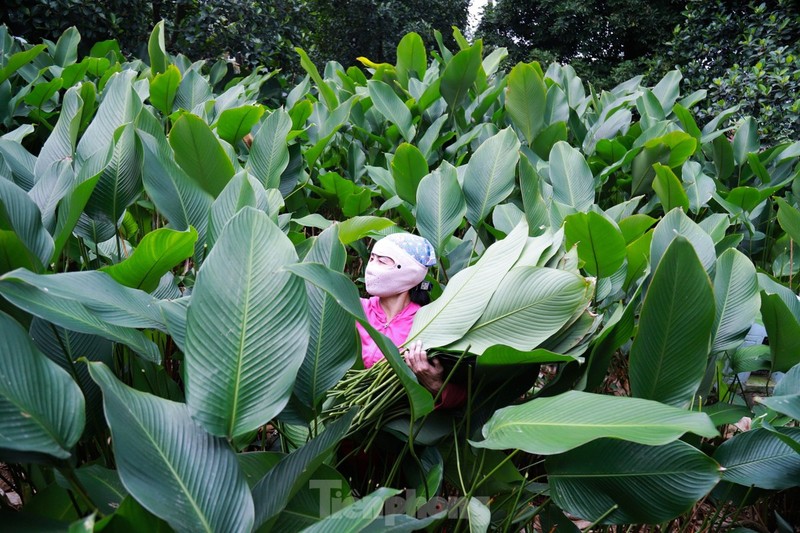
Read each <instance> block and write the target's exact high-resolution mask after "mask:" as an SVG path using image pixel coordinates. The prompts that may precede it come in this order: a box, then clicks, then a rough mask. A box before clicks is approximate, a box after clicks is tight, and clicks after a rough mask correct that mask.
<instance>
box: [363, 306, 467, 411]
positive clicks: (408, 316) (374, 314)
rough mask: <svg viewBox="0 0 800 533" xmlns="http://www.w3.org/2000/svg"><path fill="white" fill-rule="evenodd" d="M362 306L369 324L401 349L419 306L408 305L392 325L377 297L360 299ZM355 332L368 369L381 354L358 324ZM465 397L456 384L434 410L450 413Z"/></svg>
mask: <svg viewBox="0 0 800 533" xmlns="http://www.w3.org/2000/svg"><path fill="white" fill-rule="evenodd" d="M361 306H362V307H363V308H364V313H365V314H366V315H367V320H368V321H369V323H370V324H372V326H373V327H374V328H375V329H377V330H378V331H379V332H380V333H383V334H384V335H386V336H387V337H389V339H391V341H392V342H393V343H394V344H395V346H400V345H401V344H403V343H404V342H405V340H406V339H407V338H408V334H409V332H411V326H412V324H413V323H414V315H416V314H417V311H419V309H420V306H419V305H418V304H415V303H414V302H411V303H409V304H408V305H407V306H406V307H405V308H404V309H403V310H402V311H400V313H398V314H397V316H395V317H394V318H393V319H392V320H391V321H387V320H386V313H384V312H383V308H382V307H381V304H380V298H378V297H377V296H373V297H371V298H369V299H367V298H361ZM356 328H358V334H359V336H360V337H361V359H362V360H363V361H364V366H365V367H366V368H369V367H371V366H372V365H374V364H375V363H377V362H378V361H380V360H381V359H383V352H381V350H380V348H378V346H377V345H376V344H375V341H373V340H372V337H370V336H369V334H368V333H367V331H366V330H365V329H364V328H363V327H362V326H361V324H359V323H356ZM466 397H467V395H466V391H465V390H464V388H463V387H460V386H458V385H456V384H455V383H448V384H447V386H446V387H445V388H444V390H443V391H442V394H441V395H440V396H439V401H438V402H437V403H436V408H437V409H439V408H442V409H450V408H453V407H457V406H459V405H461V404H462V403H464V400H466Z"/></svg>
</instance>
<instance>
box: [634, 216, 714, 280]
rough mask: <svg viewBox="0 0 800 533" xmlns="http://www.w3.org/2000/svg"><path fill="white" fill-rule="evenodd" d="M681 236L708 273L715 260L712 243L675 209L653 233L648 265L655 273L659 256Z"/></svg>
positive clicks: (704, 233)
mask: <svg viewBox="0 0 800 533" xmlns="http://www.w3.org/2000/svg"><path fill="white" fill-rule="evenodd" d="M678 236H682V237H684V238H686V239H687V240H688V241H689V242H690V243H691V244H692V246H693V247H694V251H695V253H696V254H697V257H698V258H699V259H700V262H701V263H702V264H703V268H704V269H705V270H706V271H708V270H710V269H711V267H712V266H713V265H714V262H715V261H716V260H717V254H716V252H715V251H714V241H713V240H712V239H711V236H710V235H709V234H708V233H706V232H705V231H703V229H702V228H701V227H700V226H698V225H697V224H695V223H694V222H693V221H692V220H691V219H690V218H689V217H688V216H686V213H684V212H683V211H682V210H680V209H679V208H675V209H673V210H672V211H670V212H669V213H667V215H666V216H665V217H664V218H662V219H661V222H659V223H658V225H657V226H656V229H655V231H654V232H653V240H652V242H651V243H650V265H651V269H652V270H653V271H655V269H656V267H657V266H658V263H659V261H661V256H662V255H664V253H665V252H666V250H667V248H668V247H669V245H670V244H671V243H672V241H673V240H674V239H675V238H676V237H678Z"/></svg>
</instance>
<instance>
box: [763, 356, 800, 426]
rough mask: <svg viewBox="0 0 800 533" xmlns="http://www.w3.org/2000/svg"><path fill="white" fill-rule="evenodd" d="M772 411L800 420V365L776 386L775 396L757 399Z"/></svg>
mask: <svg viewBox="0 0 800 533" xmlns="http://www.w3.org/2000/svg"><path fill="white" fill-rule="evenodd" d="M756 400H757V401H758V402H759V403H763V404H764V405H766V406H767V407H769V408H770V409H773V410H775V411H778V412H779V413H783V414H785V415H786V416H790V417H792V418H794V419H795V420H800V365H795V366H793V367H792V369H791V370H789V371H788V372H787V373H786V375H785V376H783V379H781V381H780V382H779V383H778V384H777V385H776V386H775V390H774V391H773V396H770V397H768V398H758V397H757V398H756Z"/></svg>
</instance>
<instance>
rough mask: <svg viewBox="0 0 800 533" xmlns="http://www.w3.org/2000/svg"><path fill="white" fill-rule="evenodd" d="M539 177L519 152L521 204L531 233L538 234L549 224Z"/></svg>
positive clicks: (531, 164)
mask: <svg viewBox="0 0 800 533" xmlns="http://www.w3.org/2000/svg"><path fill="white" fill-rule="evenodd" d="M540 181H541V177H540V176H539V173H538V172H537V171H536V167H534V166H533V163H531V160H530V159H529V158H528V156H527V155H525V153H524V152H520V158H519V189H520V193H521V194H522V205H523V207H524V209H525V220H526V221H527V223H528V230H529V232H530V234H531V235H538V234H539V233H541V232H542V231H543V230H544V229H545V228H546V227H548V226H549V225H550V221H549V215H548V209H547V204H546V203H545V201H544V198H543V197H542V190H541V185H540Z"/></svg>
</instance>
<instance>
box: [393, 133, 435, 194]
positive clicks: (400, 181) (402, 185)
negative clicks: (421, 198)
mask: <svg viewBox="0 0 800 533" xmlns="http://www.w3.org/2000/svg"><path fill="white" fill-rule="evenodd" d="M391 167H392V177H393V178H394V186H395V189H396V190H397V195H398V196H399V197H400V198H402V199H403V200H405V201H406V202H409V203H411V204H412V205H413V204H415V203H416V201H417V189H418V187H419V183H420V181H421V180H422V178H424V177H425V176H426V175H427V174H428V163H427V161H425V156H424V155H422V152H420V151H419V148H417V147H416V146H414V145H411V144H408V143H403V144H401V145H400V146H398V147H397V150H396V151H395V154H394V157H393V158H392V163H391Z"/></svg>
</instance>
